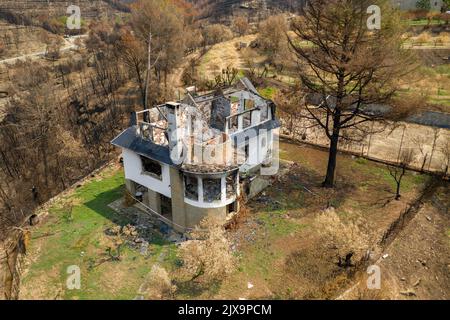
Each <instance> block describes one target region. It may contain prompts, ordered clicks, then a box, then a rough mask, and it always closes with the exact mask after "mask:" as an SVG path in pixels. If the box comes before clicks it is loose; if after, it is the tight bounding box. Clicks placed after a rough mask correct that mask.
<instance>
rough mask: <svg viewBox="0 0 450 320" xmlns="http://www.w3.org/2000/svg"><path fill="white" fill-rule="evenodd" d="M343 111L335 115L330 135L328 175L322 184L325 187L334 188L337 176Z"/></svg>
mask: <svg viewBox="0 0 450 320" xmlns="http://www.w3.org/2000/svg"><path fill="white" fill-rule="evenodd" d="M340 122H341V112H340V111H339V109H337V110H336V111H335V114H334V115H333V134H332V135H331V137H330V151H329V155H328V166H327V175H326V177H325V181H324V182H323V183H322V186H323V187H325V188H333V187H334V182H335V176H336V163H337V154H338V144H339V134H340V131H341V128H340V126H341V123H340Z"/></svg>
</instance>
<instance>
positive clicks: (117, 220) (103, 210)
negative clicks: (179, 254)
mask: <svg viewBox="0 0 450 320" xmlns="http://www.w3.org/2000/svg"><path fill="white" fill-rule="evenodd" d="M124 190H125V186H124V185H121V186H119V187H116V188H114V189H110V190H108V191H105V192H102V193H100V194H98V195H97V196H96V197H95V198H94V199H92V200H90V201H87V202H85V203H84V204H83V205H84V206H86V207H88V208H89V209H91V210H93V211H94V212H95V213H97V214H99V215H101V216H103V217H105V218H106V219H108V220H109V221H111V222H112V223H113V224H114V225H115V226H113V227H110V228H107V229H106V230H104V232H105V234H106V235H107V236H118V235H119V233H120V235H121V237H122V238H124V239H126V240H128V243H130V244H131V245H132V246H133V247H134V248H135V249H138V250H140V249H141V248H142V247H143V246H145V245H147V244H156V245H169V244H171V242H170V241H169V240H168V235H167V234H164V233H162V232H161V231H160V230H161V224H160V223H159V222H158V221H156V219H155V218H154V217H152V216H150V215H149V214H148V213H145V212H144V211H142V210H140V209H138V208H136V207H135V206H133V205H132V206H126V205H124V204H123V200H124V199H123V195H124ZM117 227H119V228H117ZM118 232H119V233H118Z"/></svg>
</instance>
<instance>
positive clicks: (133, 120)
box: [130, 111, 137, 127]
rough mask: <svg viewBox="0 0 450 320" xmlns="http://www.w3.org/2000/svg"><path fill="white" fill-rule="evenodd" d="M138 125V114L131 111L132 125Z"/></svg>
mask: <svg viewBox="0 0 450 320" xmlns="http://www.w3.org/2000/svg"><path fill="white" fill-rule="evenodd" d="M135 125H137V115H136V112H134V111H133V112H130V127H133V126H135Z"/></svg>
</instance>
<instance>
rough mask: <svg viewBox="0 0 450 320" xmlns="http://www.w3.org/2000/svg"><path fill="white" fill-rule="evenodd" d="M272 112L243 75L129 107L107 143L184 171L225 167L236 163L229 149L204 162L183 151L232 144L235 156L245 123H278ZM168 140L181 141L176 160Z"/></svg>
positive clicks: (249, 126)
mask: <svg viewBox="0 0 450 320" xmlns="http://www.w3.org/2000/svg"><path fill="white" fill-rule="evenodd" d="M275 112H276V110H275V104H274V103H273V102H272V101H270V100H268V99H265V98H264V97H262V96H261V95H259V93H258V91H257V90H256V88H255V87H254V86H253V84H252V83H251V82H250V81H249V80H248V79H247V78H243V79H241V80H240V81H239V82H238V83H237V84H236V85H235V86H232V87H227V88H221V89H218V90H215V91H212V92H208V93H206V94H202V95H197V94H196V93H195V92H189V91H188V92H187V94H186V96H185V98H184V99H182V100H181V101H178V102H168V103H165V104H163V105H160V106H156V107H154V108H152V109H149V110H144V111H140V112H135V113H133V114H132V117H131V122H130V127H129V128H127V129H126V130H125V131H124V132H122V133H121V134H120V135H119V136H117V137H116V138H115V139H114V140H113V141H112V142H111V143H112V144H113V145H115V146H117V147H121V148H126V149H129V150H131V151H134V152H135V153H137V154H139V155H142V156H145V157H148V158H150V159H153V160H156V161H159V162H162V163H165V164H168V165H171V166H178V167H181V169H183V170H185V171H189V172H200V173H214V172H225V171H230V170H234V169H236V167H238V166H239V164H237V163H235V162H234V161H231V162H230V161H228V160H229V159H228V157H229V156H230V155H229V154H227V156H226V157H225V155H224V157H223V161H219V162H214V163H211V164H207V163H204V162H202V161H198V160H199V159H197V158H195V157H194V156H193V157H190V156H187V155H186V153H189V154H191V153H194V149H196V148H202V149H203V148H209V149H210V150H212V151H209V152H212V153H216V151H215V150H216V149H215V148H216V147H217V148H220V147H223V146H224V145H227V146H228V145H232V146H233V155H232V157H233V158H235V157H236V154H237V153H238V152H239V151H238V148H237V147H241V146H238V144H239V143H240V142H242V141H244V142H245V136H246V134H248V131H249V130H250V129H253V130H256V131H257V132H259V131H258V130H261V129H265V130H271V129H275V128H279V127H280V123H279V121H278V120H277V119H276V118H275ZM173 140H177V141H175V142H180V141H182V142H183V146H184V148H185V150H184V153H185V154H184V155H183V156H184V160H183V161H182V163H175V162H174V161H173V157H171V152H172V149H173V146H174V143H175V142H174V141H173ZM217 150H219V149H217ZM220 150H222V149H220ZM219 152H221V151H219ZM172 154H173V153H172ZM219 157H221V155H220V156H219ZM220 159H222V158H220ZM227 159H228V160H227ZM200 160H201V159H200Z"/></svg>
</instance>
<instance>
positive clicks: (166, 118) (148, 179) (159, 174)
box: [112, 78, 280, 232]
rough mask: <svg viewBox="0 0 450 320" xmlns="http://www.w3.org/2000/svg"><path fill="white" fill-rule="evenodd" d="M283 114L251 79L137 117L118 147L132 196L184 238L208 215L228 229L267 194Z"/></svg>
mask: <svg viewBox="0 0 450 320" xmlns="http://www.w3.org/2000/svg"><path fill="white" fill-rule="evenodd" d="M275 114H276V108H275V105H274V103H273V102H272V101H270V100H267V99H265V98H263V97H262V96H260V95H259V94H258V92H257V90H256V89H255V87H254V86H253V85H252V84H251V82H250V81H249V80H248V79H245V78H244V79H242V80H240V81H239V83H238V84H237V85H235V86H233V87H229V88H223V89H219V90H216V91H213V92H210V93H207V94H203V95H198V94H196V93H195V92H194V91H187V92H186V96H185V98H184V99H183V100H181V101H177V102H168V103H165V104H163V105H160V106H156V107H154V108H152V109H149V110H144V111H140V112H135V113H133V114H132V116H131V121H130V127H129V128H127V129H126V130H125V131H124V132H122V133H121V134H120V135H119V136H117V137H116V138H115V139H114V140H113V141H112V144H113V145H115V146H117V147H119V148H121V149H122V155H123V164H124V170H125V179H126V187H127V189H128V191H129V192H130V194H131V195H133V196H134V197H135V199H137V200H138V201H140V202H141V205H143V206H145V208H146V209H147V210H148V211H149V212H151V213H153V214H156V215H158V217H159V218H160V219H162V220H163V221H165V222H166V223H168V224H170V225H171V226H172V227H174V228H175V229H176V230H177V231H180V232H185V231H186V230H187V229H190V228H192V227H194V226H195V225H197V224H198V223H199V222H200V220H201V219H202V218H204V217H205V216H207V215H216V216H219V217H221V218H223V220H224V222H225V221H226V220H227V219H228V218H230V217H231V216H232V215H234V214H235V213H237V212H238V211H239V204H238V199H239V198H240V196H241V195H242V196H246V197H252V196H254V195H256V194H257V193H259V192H260V191H262V189H264V188H265V187H267V186H268V185H269V183H270V175H273V174H274V173H275V171H276V169H277V164H278V162H277V161H278V146H277V141H278V140H277V139H276V138H277V135H278V133H277V131H278V128H279V127H280V124H279V121H278V120H277V119H276V116H275ZM274 170H275V171H274Z"/></svg>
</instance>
